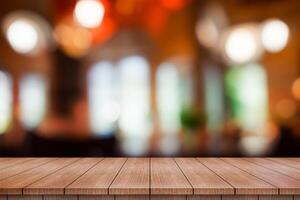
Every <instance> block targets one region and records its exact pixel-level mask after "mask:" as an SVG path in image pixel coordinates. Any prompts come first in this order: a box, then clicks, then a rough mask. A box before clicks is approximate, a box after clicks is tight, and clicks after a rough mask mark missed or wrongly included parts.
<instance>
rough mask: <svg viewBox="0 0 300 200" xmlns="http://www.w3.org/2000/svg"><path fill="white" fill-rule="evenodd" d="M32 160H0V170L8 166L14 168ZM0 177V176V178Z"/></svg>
mask: <svg viewBox="0 0 300 200" xmlns="http://www.w3.org/2000/svg"><path fill="white" fill-rule="evenodd" d="M33 159H34V158H10V159H8V158H6V159H1V160H0V169H5V168H7V167H10V166H14V165H17V164H20V163H25V162H28V161H30V160H33ZM0 177H1V176H0Z"/></svg>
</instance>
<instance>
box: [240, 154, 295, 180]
mask: <svg viewBox="0 0 300 200" xmlns="http://www.w3.org/2000/svg"><path fill="white" fill-rule="evenodd" d="M245 160H247V161H249V162H253V163H254V164H257V165H260V166H262V167H265V168H267V169H269V170H274V171H277V172H279V173H282V174H285V175H287V176H289V177H292V178H295V179H298V180H300V169H297V168H294V167H290V166H288V165H286V164H284V163H278V162H276V161H274V160H269V159H265V158H245Z"/></svg>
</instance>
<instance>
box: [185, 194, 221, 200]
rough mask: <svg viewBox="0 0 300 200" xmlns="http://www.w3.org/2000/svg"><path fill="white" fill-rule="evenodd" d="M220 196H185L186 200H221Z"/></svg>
mask: <svg viewBox="0 0 300 200" xmlns="http://www.w3.org/2000/svg"><path fill="white" fill-rule="evenodd" d="M221 199H222V196H221V195H220V196H218V195H201V196H198V195H195V196H187V200H221Z"/></svg>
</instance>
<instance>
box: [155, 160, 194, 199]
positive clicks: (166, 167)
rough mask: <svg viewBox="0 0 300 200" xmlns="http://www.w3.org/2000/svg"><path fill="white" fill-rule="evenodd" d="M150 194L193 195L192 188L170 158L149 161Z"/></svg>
mask: <svg viewBox="0 0 300 200" xmlns="http://www.w3.org/2000/svg"><path fill="white" fill-rule="evenodd" d="M150 166H151V175H150V176H151V194H193V188H192V186H191V184H190V183H189V181H188V180H187V178H186V177H185V175H184V174H183V172H182V171H181V170H180V168H179V167H178V166H177V164H176V162H175V161H174V159H172V158H152V159H151V164H150Z"/></svg>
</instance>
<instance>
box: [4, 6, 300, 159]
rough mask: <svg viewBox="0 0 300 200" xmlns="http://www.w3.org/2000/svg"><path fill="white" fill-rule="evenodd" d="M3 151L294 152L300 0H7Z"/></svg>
mask: <svg viewBox="0 0 300 200" xmlns="http://www.w3.org/2000/svg"><path fill="white" fill-rule="evenodd" d="M0 23H1V24H0V29H1V31H0V156H299V155H300V37H299V36H300V1H297V0H201V1H200V0H63V1H61V0H42V1H41V0H10V1H3V2H2V3H1V7H0Z"/></svg>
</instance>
